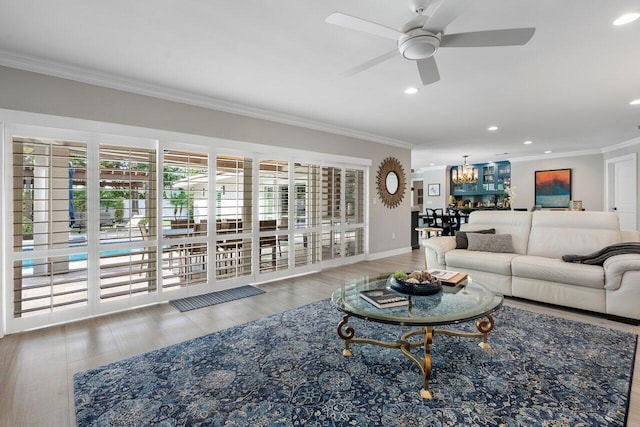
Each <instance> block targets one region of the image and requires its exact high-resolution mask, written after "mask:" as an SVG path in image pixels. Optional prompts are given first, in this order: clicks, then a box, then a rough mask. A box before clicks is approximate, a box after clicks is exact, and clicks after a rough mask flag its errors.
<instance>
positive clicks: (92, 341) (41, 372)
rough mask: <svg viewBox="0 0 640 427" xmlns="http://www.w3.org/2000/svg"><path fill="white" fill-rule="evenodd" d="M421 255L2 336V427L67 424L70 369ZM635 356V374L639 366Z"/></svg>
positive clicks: (279, 305)
mask: <svg viewBox="0 0 640 427" xmlns="http://www.w3.org/2000/svg"><path fill="white" fill-rule="evenodd" d="M423 260H424V258H423V253H422V251H421V250H415V251H413V252H411V253H408V254H404V255H399V256H396V257H391V258H386V259H382V260H376V261H371V262H360V263H357V264H352V265H349V266H344V267H339V268H334V269H330V270H325V271H322V272H319V273H314V274H310V275H307V276H303V277H295V278H292V279H287V280H280V281H276V282H271V283H266V284H262V285H260V286H259V287H260V288H262V289H264V290H265V291H267V292H266V293H264V294H261V295H257V296H254V297H250V298H244V299H240V300H237V301H232V302H229V303H225V304H220V305H215V306H212V307H207V308H203V309H199V310H193V311H189V312H186V313H180V312H178V311H177V310H176V309H174V308H173V307H172V306H170V305H169V304H161V305H155V306H151V307H145V308H141V309H137V310H132V311H127V312H123V313H117V314H112V315H108V316H103V317H99V318H94V319H89V320H84V321H79V322H75V323H71V324H67V325H61V326H54V327H50V328H46V329H41V330H37V331H31V332H26V333H22V334H14V335H8V336H6V337H4V338H3V339H0V426H7V427H9V426H20V427H23V426H55V427H61V426H73V425H75V415H74V402H73V374H74V373H75V372H78V371H82V370H86V369H90V368H94V367H97V366H100V365H103V364H105V363H109V362H113V361H116V360H120V359H123V358H126V357H129V356H132V355H135V354H139V353H143V352H146V351H150V350H154V349H158V348H162V347H165V346H168V345H171V344H175V343H177V342H180V341H185V340H188V339H191V338H195V337H198V336H201V335H205V334H208V333H211V332H214V331H218V330H221V329H225V328H228V327H230V326H234V325H238V324H242V323H246V322H249V321H252V320H255V319H258V318H261V317H264V316H267V315H270V314H274V313H279V312H282V311H285V310H288V309H291V308H295V307H298V306H302V305H305V304H308V303H311V302H315V301H319V300H321V299H324V298H328V297H329V296H330V295H331V292H332V291H333V290H334V289H335V288H336V287H337V286H339V285H340V284H341V283H342V282H344V281H345V280H347V279H349V278H354V277H359V276H363V275H366V274H374V273H379V272H384V271H396V270H412V269H420V268H422V265H423V262H424V261H423ZM505 304H506V305H509V306H513V307H519V308H524V309H528V310H532V311H538V312H543V313H548V314H552V315H556V316H560V317H565V318H569V319H573V320H577V321H581V322H586V323H590V324H595V325H601V326H606V327H610V328H613V329H619V330H624V331H629V332H633V333H636V334H637V333H639V332H640V327H638V326H631V325H627V324H623V323H618V322H613V321H609V320H606V319H603V318H601V317H595V316H590V315H586V314H582V313H575V312H571V311H565V310H561V309H555V308H551V307H547V306H541V305H537V304H533V303H527V302H523V301H519V300H512V299H508V300H506V302H505ZM639 360H640V359H639V358H638V357H636V361H635V367H636V372H640V371H639V370H638V367H639V363H640V362H639ZM629 425H630V426H631V425H640V380H638V375H636V376H635V378H634V380H633V386H632V395H631V405H630V413H629Z"/></svg>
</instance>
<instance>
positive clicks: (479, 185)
mask: <svg viewBox="0 0 640 427" xmlns="http://www.w3.org/2000/svg"><path fill="white" fill-rule="evenodd" d="M471 166H472V167H474V168H476V169H478V182H476V183H473V184H454V183H453V179H452V176H453V174H454V172H453V171H454V170H457V169H458V166H453V167H452V168H451V174H450V176H449V179H450V183H451V187H450V188H451V195H452V196H459V197H462V198H464V199H470V198H473V199H474V201H476V202H484V201H490V199H491V197H486V196H502V195H504V194H505V192H504V189H505V188H506V187H508V186H509V185H510V184H511V162H509V161H503V162H495V163H479V164H474V165H471ZM493 198H494V199H495V197H493Z"/></svg>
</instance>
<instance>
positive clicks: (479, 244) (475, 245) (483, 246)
mask: <svg viewBox="0 0 640 427" xmlns="http://www.w3.org/2000/svg"><path fill="white" fill-rule="evenodd" d="M467 239H469V246H468V247H467V249H469V250H470V251H482V252H496V253H514V252H515V250H514V249H513V242H512V239H511V234H479V233H469V234H468V235H467Z"/></svg>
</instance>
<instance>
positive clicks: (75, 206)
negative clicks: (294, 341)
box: [3, 127, 366, 331]
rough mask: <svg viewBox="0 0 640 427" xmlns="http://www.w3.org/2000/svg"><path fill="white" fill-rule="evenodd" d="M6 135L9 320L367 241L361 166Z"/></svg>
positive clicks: (93, 138) (225, 276)
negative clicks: (10, 206)
mask: <svg viewBox="0 0 640 427" xmlns="http://www.w3.org/2000/svg"><path fill="white" fill-rule="evenodd" d="M16 129H20V131H18V130H16ZM7 135H9V138H10V141H11V144H10V146H9V147H5V148H4V151H3V154H4V156H5V158H9V159H11V161H10V171H11V174H10V179H11V183H12V185H11V189H10V191H9V194H7V195H6V197H5V199H4V200H5V201H7V200H8V201H10V203H11V205H12V209H10V210H9V211H8V212H5V217H6V218H8V219H9V221H7V222H6V223H7V224H8V225H7V227H6V229H5V230H6V233H7V234H8V235H9V236H10V237H11V238H10V239H8V241H7V242H5V252H4V253H5V255H6V257H7V265H10V266H11V267H12V268H11V271H10V272H8V273H7V278H8V280H10V283H11V286H10V287H9V289H7V293H6V300H7V301H9V302H10V303H9V304H7V305H6V306H5V312H6V314H7V317H8V322H7V325H8V329H9V330H10V331H18V330H22V329H27V328H32V327H37V326H43V325H47V324H51V323H55V322H62V321H67V320H72V319H77V318H82V317H86V316H91V315H95V314H100V313H107V312H112V311H116V310H121V309H123V308H128V307H136V306H141V305H144V304H149V303H154V302H159V301H166V300H169V299H172V298H176V297H181V296H186V295H193V294H198V293H204V292H209V291H212V290H216V289H221V288H225V287H232V286H237V285H240V284H246V283H255V282H260V281H264V280H271V279H274V278H279V277H285V276H287V275H292V274H301V273H304V272H306V271H311V270H312V269H318V268H321V267H322V266H323V264H324V263H329V264H328V265H335V264H336V263H341V262H342V263H344V262H347V260H348V259H349V258H353V257H357V256H361V257H364V254H365V252H366V248H365V235H366V233H365V209H364V206H365V200H364V197H365V195H364V178H365V173H366V169H365V168H364V167H362V168H354V167H350V166H345V165H340V166H331V165H324V164H323V163H322V162H321V161H317V162H312V161H308V162H300V161H297V160H296V161H294V160H292V159H290V158H278V156H270V157H268V158H265V157H262V156H259V155H257V154H253V153H246V154H238V153H235V154H229V153H224V154H223V153H220V152H216V149H215V148H213V147H211V146H207V145H206V144H203V145H202V146H199V145H197V144H188V145H187V144H181V143H179V142H178V143H176V142H173V141H172V142H164V141H157V140H151V139H141V138H127V137H120V136H109V135H101V134H88V133H86V132H74V131H63V130H59V129H47V128H37V127H32V128H31V127H19V128H11V127H10V128H9V129H8V130H7V132H6V134H5V137H7ZM5 176H6V178H5V180H6V179H8V177H9V175H5ZM210 189H213V191H210ZM9 242H11V243H9Z"/></svg>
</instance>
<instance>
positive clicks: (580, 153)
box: [509, 148, 602, 163]
mask: <svg viewBox="0 0 640 427" xmlns="http://www.w3.org/2000/svg"><path fill="white" fill-rule="evenodd" d="M593 154H602V149H600V148H599V149H593V150H581V151H567V152H564V153H550V154H539V155H535V156H525V157H515V158H512V159H509V161H510V162H511V163H517V162H528V161H533V160H548V159H558V158H561V157H576V156H591V155H593Z"/></svg>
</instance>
